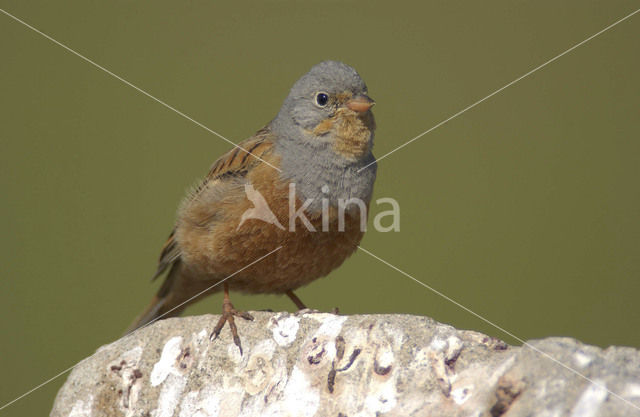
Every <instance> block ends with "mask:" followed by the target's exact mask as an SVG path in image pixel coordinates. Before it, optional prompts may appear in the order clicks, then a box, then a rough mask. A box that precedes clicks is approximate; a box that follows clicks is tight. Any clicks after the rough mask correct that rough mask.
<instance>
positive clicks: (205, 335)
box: [51, 312, 640, 417]
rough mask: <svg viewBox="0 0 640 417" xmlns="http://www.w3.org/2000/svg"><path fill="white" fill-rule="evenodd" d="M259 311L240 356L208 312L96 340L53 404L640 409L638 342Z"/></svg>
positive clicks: (59, 411)
mask: <svg viewBox="0 0 640 417" xmlns="http://www.w3.org/2000/svg"><path fill="white" fill-rule="evenodd" d="M252 314H254V316H255V318H256V320H255V321H253V322H246V321H243V320H238V321H237V324H238V328H239V331H240V334H241V337H242V343H243V347H244V355H242V356H241V355H240V353H239V351H238V348H237V347H236V346H235V345H234V344H233V342H232V341H231V338H230V334H229V329H228V327H226V328H225V329H224V330H223V332H222V334H221V336H220V338H219V339H218V340H215V341H213V342H211V341H209V333H210V331H211V329H212V327H213V326H214V324H215V323H216V322H217V319H218V317H217V316H212V315H206V316H199V317H186V318H180V319H168V320H163V321H160V322H158V323H156V324H154V325H153V326H150V327H148V328H144V329H141V330H140V331H138V332H136V333H134V334H132V335H129V336H126V337H124V338H122V339H120V340H118V341H116V342H114V343H112V344H110V345H106V346H103V347H101V348H100V349H98V351H97V352H96V353H95V354H94V355H93V356H91V357H90V358H88V359H86V360H85V361H83V362H82V363H81V364H80V365H79V366H78V367H76V368H75V369H74V371H73V372H72V373H71V375H70V376H69V378H68V380H67V382H66V383H65V385H64V386H63V387H62V389H61V390H60V392H59V393H58V396H57V398H56V401H55V404H54V407H53V410H52V412H51V416H54V417H58V416H65V417H67V416H70V417H76V416H153V417H169V416H178V417H186V416H197V417H205V416H308V417H311V416H342V417H347V416H348V417H356V416H505V417H510V416H544V417H553V416H571V417H578V416H586V417H590V416H640V408H638V407H640V352H639V351H637V350H635V349H632V348H624V347H610V348H608V349H604V350H603V349H600V348H597V347H593V346H587V345H584V344H581V343H580V342H578V341H576V340H573V339H568V338H550V339H544V340H534V341H531V342H529V343H530V346H524V347H513V346H508V345H506V344H505V343H504V342H502V341H500V340H497V339H493V338H491V337H488V336H485V335H483V334H480V333H477V332H473V331H462V330H457V329H455V328H453V327H451V326H447V325H443V324H440V323H437V322H435V321H433V320H431V319H429V318H426V317H417V316H408V315H362V316H337V315H333V314H322V313H306V314H299V315H296V314H289V313H265V312H255V313H252ZM540 352H543V353H540ZM545 354H546V355H549V356H550V357H552V358H553V359H555V360H557V361H558V362H561V363H562V364H564V366H563V365H562V364H559V363H557V362H554V361H553V360H551V359H549V358H548V357H546V356H545ZM569 368H572V369H574V370H575V371H577V372H579V373H581V374H582V375H584V376H585V377H587V378H588V379H589V380H590V381H589V380H587V379H585V378H583V377H581V376H579V375H577V374H576V373H575V372H573V371H571V370H570V369H569Z"/></svg>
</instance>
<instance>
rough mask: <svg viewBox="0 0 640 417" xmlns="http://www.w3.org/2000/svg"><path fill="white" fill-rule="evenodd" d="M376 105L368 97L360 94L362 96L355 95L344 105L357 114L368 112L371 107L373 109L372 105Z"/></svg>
mask: <svg viewBox="0 0 640 417" xmlns="http://www.w3.org/2000/svg"><path fill="white" fill-rule="evenodd" d="M374 104H376V102H375V101H373V100H372V99H371V98H370V97H368V96H366V95H364V94H362V95H357V96H355V97H353V98H352V99H350V100H349V101H347V103H346V105H347V108H349V109H351V110H353V111H356V112H358V113H364V112H366V111H367V110H369V109H370V108H371V107H373V105H374Z"/></svg>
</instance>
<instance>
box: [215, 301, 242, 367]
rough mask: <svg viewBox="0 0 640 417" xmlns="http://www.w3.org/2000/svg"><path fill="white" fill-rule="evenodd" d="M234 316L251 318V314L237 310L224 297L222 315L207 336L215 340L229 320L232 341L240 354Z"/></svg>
mask: <svg viewBox="0 0 640 417" xmlns="http://www.w3.org/2000/svg"><path fill="white" fill-rule="evenodd" d="M234 316H237V317H242V318H243V319H245V320H253V316H252V315H251V314H249V313H247V312H245V311H238V310H236V309H235V308H234V307H233V304H231V301H229V300H227V299H225V300H224V301H223V302H222V317H220V320H218V324H216V327H215V328H214V329H213V332H211V336H209V339H210V340H215V339H217V338H218V336H220V332H221V331H222V328H223V327H224V323H225V322H229V328H230V329H231V336H232V337H233V343H235V344H236V346H238V349H240V355H242V344H241V343H240V336H238V328H237V327H236V323H235V320H234Z"/></svg>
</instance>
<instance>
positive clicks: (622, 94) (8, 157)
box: [0, 0, 640, 416]
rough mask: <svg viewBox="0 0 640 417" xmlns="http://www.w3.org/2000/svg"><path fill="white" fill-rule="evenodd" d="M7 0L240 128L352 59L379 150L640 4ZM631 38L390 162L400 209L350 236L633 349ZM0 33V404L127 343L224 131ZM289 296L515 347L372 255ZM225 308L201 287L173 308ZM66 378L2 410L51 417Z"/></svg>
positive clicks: (624, 27)
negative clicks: (187, 200) (123, 339)
mask: <svg viewBox="0 0 640 417" xmlns="http://www.w3.org/2000/svg"><path fill="white" fill-rule="evenodd" d="M0 4H1V8H2V9H4V10H6V11H7V12H9V13H12V14H14V15H15V16H17V17H19V18H20V19H23V20H25V21H26V22H27V23H29V24H31V25H33V26H34V27H36V28H38V29H39V30H41V31H43V32H45V33H47V34H49V35H50V36H52V37H53V38H55V39H57V40H58V41H60V42H62V43H64V44H66V45H68V46H69V47H71V48H73V49H75V50H76V51H78V52H79V53H81V54H83V55H85V56H87V57H89V58H90V59H92V60H94V61H95V62H97V63H98V64H100V65H103V66H104V67H106V68H107V69H109V70H110V71H113V72H114V73H116V74H118V75H119V76H121V77H123V78H125V79H126V80H128V81H130V82H131V83H133V84H135V85H136V86H138V87H140V88H142V89H144V90H146V91H148V92H149V93H150V94H152V95H155V96H156V97H158V98H159V99H161V100H164V101H166V102H167V103H169V104H170V105H172V106H174V107H176V108H177V109H179V110H181V111H183V112H184V113H186V114H188V115H189V116H190V117H192V118H194V119H195V120H197V121H199V122H201V123H203V124H204V125H206V126H208V127H209V128H211V129H213V130H216V131H217V132H220V133H221V134H223V135H225V136H226V137H228V138H230V139H232V140H234V141H236V142H238V141H240V140H242V139H244V138H246V137H248V136H250V135H252V134H253V133H254V132H255V131H256V130H257V129H258V128H260V127H262V126H263V125H264V124H265V123H267V122H268V121H269V120H270V119H271V118H272V117H273V116H274V115H275V114H276V112H277V111H278V109H279V107H280V104H281V102H282V100H283V99H284V97H285V96H286V95H287V92H288V90H289V88H290V86H291V85H292V84H293V82H294V81H295V80H296V79H297V78H298V77H299V76H300V75H302V74H303V73H304V72H306V71H307V70H308V69H309V68H310V67H311V66H312V65H314V64H316V63H318V62H320V61H322V60H325V59H337V60H342V61H344V62H346V63H348V64H350V65H352V66H354V67H355V68H356V69H357V70H358V71H359V72H360V74H361V75H362V77H363V78H364V79H365V81H366V82H367V84H368V85H369V91H370V94H371V96H372V97H374V98H375V99H376V101H377V105H376V107H375V109H374V110H375V115H376V118H377V122H378V130H377V135H376V146H375V151H376V152H375V153H376V154H377V155H378V156H380V155H383V154H385V153H386V152H388V151H391V150H392V149H394V148H395V147H397V146H399V145H401V144H402V143H404V142H405V141H407V140H408V139H410V138H412V137H414V136H416V135H417V134H419V133H421V132H423V131H425V130H427V129H429V128H431V127H432V126H434V125H435V124H437V123H439V122H440V121H442V120H444V119H446V118H448V117H449V116H451V115H453V114H454V113H456V112H458V111H459V110H461V109H463V108H464V107H466V106H468V105H469V104H471V103H473V102H475V101H476V100H479V99H481V98H483V97H485V96H486V95H488V94H489V93H491V92H493V91H495V90H496V89H498V88H500V87H502V86H504V85H505V84H507V83H508V82H510V81H512V80H513V79H515V78H517V77H519V76H521V75H523V74H524V73H526V72H527V71H529V70H531V69H532V68H534V67H536V66H538V65H539V64H541V63H543V62H545V61H546V60H548V59H550V58H552V57H554V56H555V55H557V54H559V53H561V52H563V51H565V50H566V49H568V48H569V47H571V46H572V45H574V44H576V43H578V42H580V41H582V40H584V39H585V38H587V37H589V36H591V35H593V34H594V33H596V32H598V31H600V30H601V29H603V28H604V27H606V26H608V25H609V24H611V23H613V22H614V21H616V20H618V19H619V18H621V17H623V16H625V15H627V14H629V13H631V12H632V11H634V10H635V9H636V8H637V7H638V4H637V2H636V1H597V2H583V1H566V2H554V1H542V2H521V1H518V2H513V1H495V2H490V3H485V2H482V3H481V2H471V1H467V2H444V1H438V2H429V3H426V2H415V3H403V2H393V3H391V2H382V1H346V2H339V1H331V2H294V1H267V2H257V1H256V2H241V3H238V2H230V1H225V2H211V1H196V0H192V1H186V2H174V1H154V2H131V1H110V2H98V1H86V0H74V1H64V2H62V3H60V2H49V1H43V0H32V1H30V2H24V1H18V0H11V1H9V0H3V1H1V2H0ZM639 37H640V14H639V15H636V16H634V17H632V18H630V19H629V20H628V21H625V22H623V23H621V24H620V25H618V26H616V27H615V28H613V29H611V30H610V31H607V32H606V33H604V34H602V35H601V36H599V37H597V38H595V39H594V40H592V41H590V42H588V43H587V44H585V45H583V46H582V47H580V48H578V49H576V50H575V51H573V52H571V53H569V54H567V55H566V56H564V57H562V58H560V59H558V60H557V61H556V62H553V63H551V64H550V65H548V66H547V67H545V68H543V69H542V70H540V71H538V72H536V73H534V74H533V75H531V76H529V77H527V78H525V79H523V80H522V81H520V82H518V83H517V84H515V85H513V86H511V87H509V88H508V89H506V90H504V91H502V92H501V93H499V94H498V95H496V96H494V97H492V98H490V99H489V100H487V101H486V102H484V103H482V104H480V105H478V106H477V107H475V108H473V109H472V110H470V111H468V112H466V113H464V114H463V115H461V116H459V117H457V118H456V119H454V120H452V121H450V122H449V123H447V124H445V125H443V126H442V127H440V128H438V129H436V130H434V131H433V132H431V133H429V134H428V135H426V136H424V137H422V138H421V139H419V140H418V141H416V142H414V143H412V144H411V145H409V146H407V147H406V148H404V149H402V150H399V151H398V152H396V153H394V154H393V155H391V156H389V157H388V158H386V159H384V160H383V161H381V162H380V164H379V169H378V180H377V183H376V190H375V198H382V197H393V198H395V199H396V200H397V201H398V202H399V204H400V206H401V231H400V232H399V233H379V232H376V231H375V230H373V229H371V230H370V231H369V232H368V233H367V235H366V236H365V238H364V241H363V242H362V245H363V247H364V248H366V249H368V250H370V251H372V252H373V253H375V254H376V255H378V256H380V257H382V258H383V259H385V260H386V261H388V262H390V263H391V264H393V265H395V266H397V267H398V268H400V269H402V270H404V271H406V272H407V273H409V274H411V275H413V276H414V277H415V278H417V279H419V280H421V281H423V282H424V283H426V284H428V285H430V286H432V287H434V288H436V289H438V290H439V291H441V292H443V293H444V294H446V295H448V296H449V297H451V298H453V299H455V300H456V301H458V302H460V303H461V304H463V305H465V306H467V307H468V308H470V309H472V310H474V311H475V312H477V313H478V314H480V315H483V316H484V317H486V318H488V319H489V320H492V321H494V322H495V323H497V324H499V325H500V326H502V327H504V328H505V329H508V330H509V331H511V332H513V333H514V334H516V335H517V336H519V337H521V338H523V339H532V338H542V337H547V336H557V335H564V336H570V337H575V338H578V339H580V340H582V341H584V342H586V343H589V344H595V345H599V346H608V345H612V344H615V345H627V346H635V347H640V332H638V329H639V328H640V308H638V302H637V296H638V292H639V290H640V280H639V279H638V278H639V273H640V253H639V251H638V248H639V243H640V219H639V216H638V214H639V210H640V187H638V180H639V178H640V175H639V174H640V141H639V140H638V139H639V138H640V123H639V122H638V116H639V113H638V110H639V109H640V80H639V79H638V74H639V73H640V56H639V55H638V53H637V52H638V49H637V42H638V39H639ZM0 39H1V41H0V44H1V45H2V46H1V57H2V58H1V59H0V71H1V80H0V89H1V90H0V96H1V97H2V100H1V102H0V105H1V106H2V107H1V109H0V118H1V126H2V134H1V136H0V146H1V149H2V151H1V152H0V170H1V173H2V175H1V176H0V192H1V195H2V197H1V198H2V204H1V205H0V228H1V229H2V230H3V239H2V241H1V243H0V253H1V254H2V255H1V258H0V261H1V265H2V269H1V270H2V276H1V277H0V317H1V319H0V335H1V336H0V338H1V339H0V352H1V354H0V369H2V376H0V406H1V405H2V404H5V403H6V402H8V401H11V400H12V399H14V398H15V397H17V396H19V395H21V394H23V393H24V392H26V391H28V390H29V389H31V388H33V387H34V386H36V385H38V384H40V383H42V382H43V381H45V380H46V379H48V378H50V377H52V376H53V375H55V374H57V373H58V372H60V371H62V370H64V369H65V368H67V367H69V366H72V365H73V364H75V363H76V362H78V361H79V360H81V359H82V358H84V357H86V356H88V355H90V354H91V353H92V352H94V351H95V350H96V349H97V348H98V347H99V346H101V345H103V344H105V343H109V342H112V341H113V340H115V339H117V338H118V337H119V336H120V335H121V332H122V331H123V330H124V329H125V328H126V327H127V325H128V324H129V323H130V321H131V320H132V319H133V318H134V317H135V316H136V315H137V314H138V313H139V312H140V311H141V310H142V309H143V308H144V307H145V306H146V304H147V303H148V302H149V299H150V298H151V297H152V295H153V294H154V292H155V290H156V289H157V288H158V286H159V284H160V283H159V282H156V283H153V284H150V283H149V278H150V277H151V275H152V273H153V272H154V270H155V266H156V260H157V257H158V254H159V250H160V247H161V246H162V244H163V243H164V240H165V238H166V237H167V235H168V233H169V231H170V229H171V227H172V224H173V221H174V215H175V210H176V207H177V205H178V203H179V201H180V199H181V198H182V197H183V196H184V195H185V190H186V189H187V188H188V187H190V186H191V185H192V184H193V183H194V182H195V181H196V180H197V179H198V178H200V177H202V176H203V175H205V174H206V172H207V170H208V168H209V166H210V164H211V163H212V162H213V161H214V160H215V159H216V158H217V157H218V156H219V155H221V154H222V153H223V152H225V151H227V150H228V149H230V145H229V144H228V143H225V142H224V141H222V140H221V139H219V138H218V137H216V136H214V135H212V134H210V133H208V132H206V131H205V130H203V129H202V128H200V127H198V126H196V125H195V124H194V123H192V122H190V121H188V120H185V119H184V118H182V117H180V116H179V115H177V114H175V113H173V112H171V111H170V110H168V109H166V108H165V107H163V106H161V105H159V104H158V103H156V102H154V101H153V100H151V99H149V98H148V97H146V96H144V95H143V94H141V93H140V92H138V91H136V90H134V89H133V88H131V87H129V86H127V85H125V84H123V83H122V82H121V81H118V80H117V79H115V78H113V77H111V76H109V75H108V74H106V73H105V72H103V71H100V70H98V69H97V68H95V67H93V66H91V65H89V64H88V63H86V62H84V61H83V60H81V59H80V58H78V57H77V56H74V55H73V54H71V53H69V52H68V51H65V50H64V49H62V48H61V47H59V46H57V45H55V44H54V43H52V42H51V41H49V40H47V39H45V38H43V37H42V36H41V35H38V34H36V33H34V32H33V31H31V30H29V29H28V28H26V27H25V26H23V25H21V24H19V23H18V22H16V21H14V20H12V19H10V18H9V17H7V16H5V15H3V14H0ZM387 208H388V206H380V207H376V205H375V204H373V205H372V214H373V215H375V214H376V212H377V211H379V210H380V209H383V210H384V209H387ZM370 223H371V222H370ZM298 295H299V296H300V297H301V298H302V299H303V300H304V301H305V302H306V303H307V304H308V305H310V306H311V307H313V308H316V309H320V310H330V309H332V308H333V307H335V306H338V307H339V308H340V311H341V312H342V313H345V314H363V313H410V314H418V315H427V316H430V317H433V318H435V319H436V320H439V321H441V322H444V323H449V324H451V325H454V326H456V327H458V328H466V329H474V330H478V331H481V332H485V333H488V334H490V335H493V336H496V337H499V338H502V339H504V340H505V341H507V342H509V343H513V344H517V341H515V340H513V339H511V338H510V337H509V336H507V335H505V334H502V333H501V332H500V331H498V330H497V329H495V328H492V327H490V326H488V325H487V324H486V323H484V322H482V321H480V320H478V319H477V318H475V317H473V316H472V315H470V314H468V313H466V312H465V311H463V310H461V309H460V308H458V307H456V306H455V305H453V304H451V303H450V302H448V301H446V300H444V299H442V298H440V297H439V296H437V295H435V294H434V293H432V292H430V291H429V290H427V289H425V288H423V287H421V286H419V285H418V284H416V283H415V282H413V281H411V280H409V279H408V278H406V277H404V276H403V275H401V274H399V273H398V272H396V271H394V270H392V269H390V268H388V267H387V266H385V265H383V264H382V263H380V262H378V261H377V260H375V259H373V258H372V257H369V256H368V255H366V254H365V253H363V252H359V253H356V254H355V255H354V256H353V257H352V258H351V259H349V260H348V261H347V262H346V263H345V264H344V265H343V267H341V268H340V269H339V270H337V271H335V272H333V273H332V274H331V275H330V276H329V277H328V278H326V279H322V280H319V281H316V282H314V283H312V284H311V285H309V286H308V287H305V288H303V289H301V290H300V291H299V292H298ZM233 301H234V303H235V305H236V306H237V307H239V308H240V309H248V310H258V309H267V308H271V309H273V310H289V311H294V309H295V308H294V306H293V305H292V303H291V302H290V301H288V300H287V299H286V298H283V297H276V296H241V295H238V294H236V295H233ZM219 311H220V297H219V296H215V297H212V298H209V299H208V300H206V301H204V302H200V303H199V304H197V305H196V306H193V307H192V308H189V309H188V310H187V312H186V313H187V314H203V313H216V314H217V313H218V312H219ZM212 326H213V323H212ZM240 326H241V330H242V326H244V324H242V323H241V324H240ZM225 331H227V330H225ZM65 378H66V375H65V376H62V377H61V378H58V379H56V380H55V381H54V382H52V383H50V384H48V385H46V386H45V387H43V388H41V389H39V390H37V391H36V392H34V393H33V394H31V395H29V396H28V397H26V398H24V399H22V400H20V401H19V402H17V403H15V404H13V405H12V406H11V407H8V408H6V409H5V410H2V411H0V414H2V415H7V416H31V415H44V414H47V413H48V410H49V409H50V407H51V405H52V402H53V399H54V397H55V394H56V392H57V390H58V388H59V387H60V385H61V384H62V383H63V382H64V380H65Z"/></svg>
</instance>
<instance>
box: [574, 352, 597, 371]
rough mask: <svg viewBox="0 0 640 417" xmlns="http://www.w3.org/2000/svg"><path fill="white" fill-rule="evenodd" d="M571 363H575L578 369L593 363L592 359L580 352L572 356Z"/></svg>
mask: <svg viewBox="0 0 640 417" xmlns="http://www.w3.org/2000/svg"><path fill="white" fill-rule="evenodd" d="M573 361H574V362H575V363H576V365H577V366H578V368H584V367H585V366H587V365H589V364H590V363H591V362H592V361H593V357H592V356H589V355H587V354H585V353H582V352H576V353H574V355H573Z"/></svg>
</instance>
